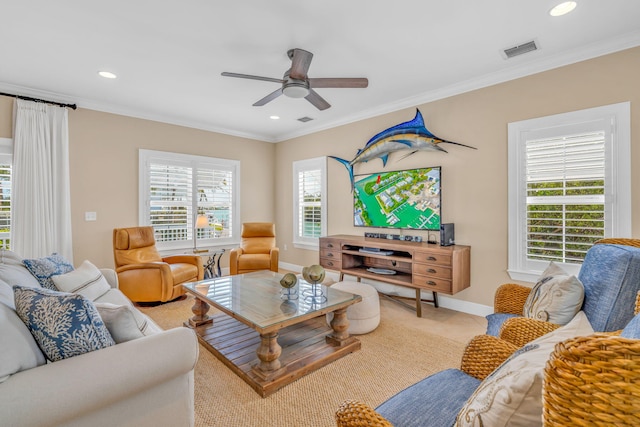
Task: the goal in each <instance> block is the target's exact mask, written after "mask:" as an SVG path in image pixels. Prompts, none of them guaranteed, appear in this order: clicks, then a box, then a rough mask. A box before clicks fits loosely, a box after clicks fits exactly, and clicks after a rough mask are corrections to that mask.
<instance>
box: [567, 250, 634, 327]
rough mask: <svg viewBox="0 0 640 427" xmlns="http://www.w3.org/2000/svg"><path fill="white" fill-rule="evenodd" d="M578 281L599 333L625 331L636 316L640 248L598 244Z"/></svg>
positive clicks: (589, 253)
mask: <svg viewBox="0 0 640 427" xmlns="http://www.w3.org/2000/svg"><path fill="white" fill-rule="evenodd" d="M578 279H580V281H581V282H582V284H583V285H584V305H583V307H582V310H583V311H584V312H585V314H586V315H587V318H588V319H589V322H591V325H592V326H593V330H594V331H596V332H611V331H617V330H620V329H623V328H624V327H625V326H626V325H627V323H629V321H630V320H631V319H632V317H633V309H634V306H635V300H636V294H637V292H638V290H640V248H636V247H632V246H624V245H611V244H598V245H594V246H593V247H592V248H591V249H589V251H588V252H587V255H586V257H585V259H584V263H583V264H582V268H581V269H580V274H579V275H578Z"/></svg>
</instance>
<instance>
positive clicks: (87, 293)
mask: <svg viewBox="0 0 640 427" xmlns="http://www.w3.org/2000/svg"><path fill="white" fill-rule="evenodd" d="M51 280H53V283H54V284H55V286H56V288H57V290H59V291H61V292H70V293H73V294H80V295H82V296H84V297H86V298H88V299H89V300H91V301H95V300H96V298H99V297H101V296H102V295H104V294H105V293H106V292H107V291H109V289H111V286H110V285H109V282H107V279H105V278H104V276H103V275H102V272H101V271H100V270H98V268H97V267H96V266H95V265H93V264H91V263H90V262H89V261H84V262H83V263H82V264H81V265H80V267H78V268H76V269H75V270H73V271H70V272H68V273H65V274H59V275H54V276H51Z"/></svg>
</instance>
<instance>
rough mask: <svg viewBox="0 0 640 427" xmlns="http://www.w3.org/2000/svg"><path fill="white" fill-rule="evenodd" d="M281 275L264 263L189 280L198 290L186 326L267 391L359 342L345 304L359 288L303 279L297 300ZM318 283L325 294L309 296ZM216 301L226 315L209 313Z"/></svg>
mask: <svg viewBox="0 0 640 427" xmlns="http://www.w3.org/2000/svg"><path fill="white" fill-rule="evenodd" d="M282 276H283V275H282V274H279V273H274V272H272V271H267V270H265V271H257V272H254V273H248V274H241V275H237V276H225V277H219V278H213V279H209V280H203V281H200V282H193V283H187V284H185V285H183V287H184V288H185V290H186V291H187V292H188V293H190V294H192V295H194V296H195V297H196V301H195V304H194V305H193V308H192V311H193V313H194V316H193V317H192V318H190V319H189V320H188V321H186V322H185V326H187V327H190V328H193V329H194V330H195V331H196V333H197V335H198V338H199V340H200V342H201V343H202V344H203V345H204V346H205V347H206V348H207V349H209V351H211V352H212V353H213V354H214V355H215V356H216V357H217V358H218V359H220V360H221V361H222V362H223V363H224V364H225V365H227V366H228V367H229V368H230V369H231V370H232V371H234V372H235V373H236V374H237V375H238V376H240V377H241V378H242V379H243V380H244V381H245V382H246V383H247V384H249V385H250V386H251V387H252V388H253V389H254V390H255V391H256V392H258V394H260V395H261V396H262V397H265V396H268V395H270V394H271V393H273V392H275V391H277V390H279V389H280V388H282V387H284V386H285V385H287V384H289V383H291V382H293V381H295V380H297V379H298V378H300V377H302V376H304V375H306V374H308V373H310V372H313V371H315V370H317V369H319V368H321V367H322V366H325V365H327V364H328V363H331V362H332V361H334V360H336V359H339V358H341V357H343V356H345V355H347V354H349V353H352V352H354V351H357V350H359V349H360V341H359V340H357V339H356V338H354V337H351V336H349V333H348V332H347V329H348V327H349V321H348V320H347V307H348V306H350V305H351V304H355V303H357V302H359V301H361V300H362V298H361V297H360V296H359V295H354V294H350V293H347V292H343V291H340V290H338V289H331V288H330V287H324V286H321V285H316V286H315V287H313V286H312V285H310V284H309V283H307V282H305V281H304V280H300V281H299V283H298V285H297V289H296V290H297V291H298V292H297V295H298V297H297V299H287V298H285V297H283V296H282V293H283V288H282V287H281V286H280V279H281V278H282ZM312 288H313V290H315V291H317V292H318V291H321V292H322V294H323V296H322V298H315V299H313V298H310V297H305V294H308V293H310V292H311V290H312ZM210 306H213V307H215V308H217V309H218V310H220V311H221V312H222V313H224V314H222V313H219V314H216V315H214V316H209V315H208V314H207V313H208V311H209V307H210ZM329 312H333V313H334V316H333V321H332V322H331V327H328V326H327V323H326V320H325V314H327V313H329Z"/></svg>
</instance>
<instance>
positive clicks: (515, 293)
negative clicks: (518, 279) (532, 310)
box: [493, 283, 531, 315]
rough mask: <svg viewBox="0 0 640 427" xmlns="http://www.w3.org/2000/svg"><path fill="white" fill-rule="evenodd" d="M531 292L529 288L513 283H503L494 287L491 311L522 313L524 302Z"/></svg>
mask: <svg viewBox="0 0 640 427" xmlns="http://www.w3.org/2000/svg"><path fill="white" fill-rule="evenodd" d="M529 292H531V288H528V287H526V286H522V285H516V284H515V283H505V284H504V285H501V286H500V287H498V289H496V294H495V297H494V301H493V311H494V312H496V313H510V314H519V315H522V309H523V308H524V303H525V302H526V301H527V297H528V296H529Z"/></svg>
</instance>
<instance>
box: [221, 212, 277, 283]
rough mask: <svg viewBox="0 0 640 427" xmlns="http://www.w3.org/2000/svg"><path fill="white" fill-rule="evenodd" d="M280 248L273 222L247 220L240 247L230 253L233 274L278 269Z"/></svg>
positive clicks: (243, 226) (230, 268)
mask: <svg viewBox="0 0 640 427" xmlns="http://www.w3.org/2000/svg"><path fill="white" fill-rule="evenodd" d="M279 254H280V250H279V249H278V248H277V247H276V226H275V224H273V223H271V222H245V223H244V224H242V241H241V242H240V247H239V248H234V249H231V252H230V253H229V270H230V272H231V274H232V275H233V274H243V273H249V272H251V271H256V270H271V271H276V272H277V271H278V257H279Z"/></svg>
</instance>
